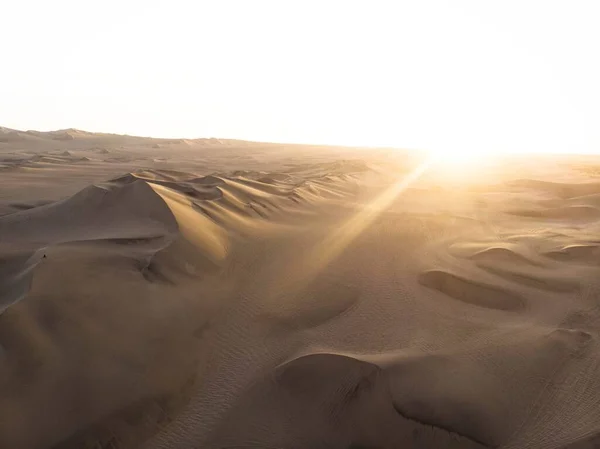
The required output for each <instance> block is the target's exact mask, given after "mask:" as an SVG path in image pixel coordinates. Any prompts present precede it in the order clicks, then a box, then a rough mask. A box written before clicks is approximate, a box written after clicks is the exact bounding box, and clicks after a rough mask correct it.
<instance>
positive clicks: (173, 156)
mask: <svg viewBox="0 0 600 449" xmlns="http://www.w3.org/2000/svg"><path fill="white" fill-rule="evenodd" d="M421 159H422V157H421V156H419V155H416V154H411V153H408V152H400V151H393V150H386V149H369V150H366V149H352V148H334V147H323V146H318V147H317V146H315V147H309V146H298V145H276V144H261V143H252V142H239V141H232V140H224V139H222V140H217V139H149V138H141V137H135V136H117V135H110V134H98V133H88V132H85V131H78V130H61V131H57V132H34V131H15V130H10V129H6V128H2V129H1V130H0V181H1V186H2V187H1V188H0V310H1V311H2V313H1V314H0V348H1V351H0V393H1V394H0V447H2V448H4V447H6V448H19V449H21V448H23V449H42V448H53V449H79V448H90V449H91V448H99V447H101V448H121V449H123V448H138V447H139V448H148V449H159V448H165V449H166V448H176V449H183V448H197V447H202V448H215V449H216V448H234V447H240V448H241V447H245V448H248V447H256V448H259V447H260V448H307V447H309V448H313V447H327V448H340V449H349V448H353V449H358V448H399V447H402V448H491V447H494V448H506V449H516V448H528V449H536V448H539V449H542V448H543V449H546V448H548V449H551V448H556V449H585V448H593V447H599V446H598V445H599V444H600V443H599V441H600V408H599V407H598V402H599V401H600V378H599V377H598V375H597V372H598V366H599V363H600V345H599V342H598V330H599V329H600V307H599V304H598V292H599V291H600V290H598V283H597V278H598V274H599V273H600V259H598V256H599V255H600V250H599V249H598V248H599V245H600V239H598V233H599V232H600V221H599V220H600V213H599V212H598V211H599V210H600V209H599V206H600V204H599V203H598V198H597V196H598V194H599V192H600V179H599V178H594V175H593V171H586V170H582V169H581V166H582V164H583V162H582V161H580V160H578V159H576V158H575V159H574V160H570V159H569V160H566V159H561V160H558V161H557V160H553V159H551V158H540V159H531V160H530V161H528V162H526V161H523V160H522V159H519V161H518V163H517V162H516V161H511V160H510V159H507V160H502V161H498V162H497V163H496V164H494V165H489V166H486V167H485V168H481V169H479V170H478V171H477V173H470V172H468V171H467V170H466V169H465V172H464V173H462V174H461V176H458V177H457V176H456V173H454V174H453V175H450V174H448V176H445V175H444V172H443V170H441V169H438V170H437V171H436V172H427V171H425V172H424V173H423V174H422V175H421V176H417V175H415V173H416V172H415V170H416V169H417V167H418V166H419V164H420V162H421ZM586 161H587V162H585V163H590V162H589V158H588V159H586ZM557 167H559V168H557ZM573 167H578V168H577V169H574V168H573ZM454 170H458V169H457V168H454ZM557 173H558V174H559V175H560V177H558V178H557ZM556 179H560V182H557V181H556Z"/></svg>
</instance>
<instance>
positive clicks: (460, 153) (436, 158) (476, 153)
mask: <svg viewBox="0 0 600 449" xmlns="http://www.w3.org/2000/svg"><path fill="white" fill-rule="evenodd" d="M491 155H492V153H491V152H485V151H481V150H474V149H460V148H445V149H440V150H435V151H432V152H431V155H430V157H431V162H432V164H433V165H434V166H435V167H436V168H438V169H439V168H441V169H444V170H471V169H473V168H476V167H478V166H481V165H482V164H483V163H484V161H487V160H489V158H490V156H491Z"/></svg>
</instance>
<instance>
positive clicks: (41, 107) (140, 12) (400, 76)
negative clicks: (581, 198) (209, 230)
mask: <svg viewBox="0 0 600 449" xmlns="http://www.w3.org/2000/svg"><path fill="white" fill-rule="evenodd" d="M0 43H1V44H0V45H1V46H0V125H2V126H7V127H12V128H18V129H39V130H51V129H58V128H69V127H74V128H81V129H85V130H90V131H105V132H116V133H127V134H135V135H148V136H159V137H209V136H217V137H230V138H245V139H252V140H270V141H287V142H307V143H334V144H335V143H338V144H354V145H374V146H375V145H388V146H398V147H405V148H428V149H438V150H448V151H457V150H461V149H464V150H465V151H477V152H479V151H481V152H483V151H488V150H510V151H527V150H529V151H564V152H598V153H600V1H597V0H590V1H584V0H564V1H553V0H539V1H534V0H516V1H513V0H496V1H491V0H473V1H468V0H449V1H444V0H435V1H434V0H410V1H400V0H396V1H383V0H380V1H378V0H364V1H352V0H340V1H336V0H272V1H269V0H239V1H234V0H212V1H203V0H189V1H186V0H168V1H167V0H164V1H153V0H104V1H96V2H91V1H83V0H77V1H75V0H52V1H48V0H6V1H5V2H4V3H3V4H2V7H1V8H0Z"/></svg>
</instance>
